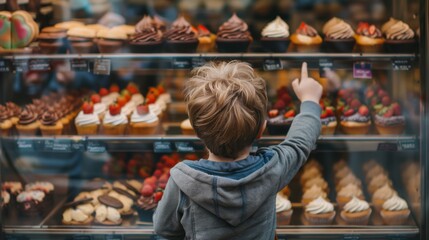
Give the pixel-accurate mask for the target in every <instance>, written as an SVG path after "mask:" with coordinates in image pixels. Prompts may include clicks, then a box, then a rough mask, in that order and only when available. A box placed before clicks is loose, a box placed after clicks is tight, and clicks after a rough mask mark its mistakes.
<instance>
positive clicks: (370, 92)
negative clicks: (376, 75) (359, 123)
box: [365, 89, 375, 99]
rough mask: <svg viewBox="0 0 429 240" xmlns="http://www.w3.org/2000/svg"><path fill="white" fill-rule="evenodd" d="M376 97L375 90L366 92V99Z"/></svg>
mask: <svg viewBox="0 0 429 240" xmlns="http://www.w3.org/2000/svg"><path fill="white" fill-rule="evenodd" d="M374 95H375V92H374V90H372V89H369V90H368V91H367V92H366V94H365V97H366V99H371V98H372V97H374Z"/></svg>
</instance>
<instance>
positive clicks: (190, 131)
mask: <svg viewBox="0 0 429 240" xmlns="http://www.w3.org/2000/svg"><path fill="white" fill-rule="evenodd" d="M180 129H181V130H182V134H183V135H192V136H195V135H196V133H195V130H194V128H193V127H192V125H191V121H190V120H189V118H188V119H185V120H183V121H182V122H181V123H180Z"/></svg>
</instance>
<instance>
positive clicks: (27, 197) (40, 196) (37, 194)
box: [16, 190, 45, 202]
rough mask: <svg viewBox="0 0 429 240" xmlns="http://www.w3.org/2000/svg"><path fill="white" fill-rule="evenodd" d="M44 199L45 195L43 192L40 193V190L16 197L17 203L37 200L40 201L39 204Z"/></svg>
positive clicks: (22, 193)
mask: <svg viewBox="0 0 429 240" xmlns="http://www.w3.org/2000/svg"><path fill="white" fill-rule="evenodd" d="M44 198H45V193H44V192H42V191H39V190H35V191H24V192H21V193H20V194H19V195H18V196H17V197H16V201H18V202H26V201H31V200H35V201H38V202H42V201H43V199H44Z"/></svg>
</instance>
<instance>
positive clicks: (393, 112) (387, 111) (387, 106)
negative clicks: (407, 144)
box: [374, 96, 405, 135]
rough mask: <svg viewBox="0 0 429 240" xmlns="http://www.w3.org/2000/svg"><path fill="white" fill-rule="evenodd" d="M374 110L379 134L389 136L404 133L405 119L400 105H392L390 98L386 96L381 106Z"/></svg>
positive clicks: (395, 103) (394, 103)
mask: <svg viewBox="0 0 429 240" xmlns="http://www.w3.org/2000/svg"><path fill="white" fill-rule="evenodd" d="M374 110H375V114H374V123H375V127H376V129H377V131H378V133H380V134H381V135H388V134H402V133H403V132H404V128H405V117H404V115H403V114H402V111H401V106H400V105H399V103H397V102H393V103H392V102H391V101H390V98H389V96H385V97H383V99H382V103H381V104H377V105H375V106H374Z"/></svg>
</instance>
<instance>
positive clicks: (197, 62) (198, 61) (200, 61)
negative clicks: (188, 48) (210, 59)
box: [192, 58, 206, 68]
mask: <svg viewBox="0 0 429 240" xmlns="http://www.w3.org/2000/svg"><path fill="white" fill-rule="evenodd" d="M204 64H206V60H205V59H204V58H192V68H196V67H201V66H203V65H204Z"/></svg>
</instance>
